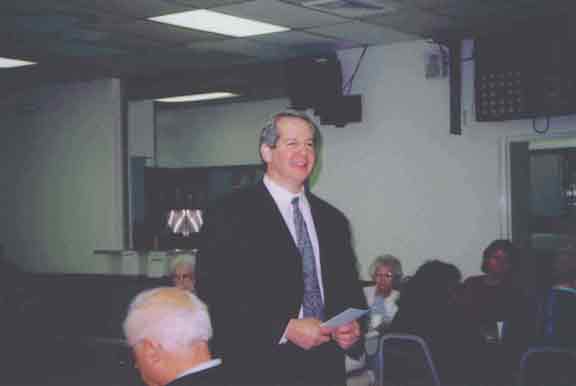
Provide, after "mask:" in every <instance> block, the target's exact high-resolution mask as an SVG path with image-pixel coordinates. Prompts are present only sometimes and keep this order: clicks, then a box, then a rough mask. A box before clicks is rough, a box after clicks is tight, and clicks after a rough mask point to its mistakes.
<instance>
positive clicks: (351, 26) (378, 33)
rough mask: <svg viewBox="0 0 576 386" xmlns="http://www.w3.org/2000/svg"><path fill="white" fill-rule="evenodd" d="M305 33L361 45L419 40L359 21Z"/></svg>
mask: <svg viewBox="0 0 576 386" xmlns="http://www.w3.org/2000/svg"><path fill="white" fill-rule="evenodd" d="M306 31H308V32H312V33H316V34H320V35H324V36H330V37H335V38H338V39H342V40H352V41H355V42H357V43H360V44H362V45H371V44H389V43H394V42H401V41H408V40H417V39H420V37H419V36H417V35H408V34H405V33H402V32H398V31H396V30H393V29H390V28H385V27H381V26H378V25H374V24H369V23H362V22H360V21H354V22H349V23H342V24H336V25H330V26H326V27H318V28H311V29H308V30H306Z"/></svg>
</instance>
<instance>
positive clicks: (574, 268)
mask: <svg viewBox="0 0 576 386" xmlns="http://www.w3.org/2000/svg"><path fill="white" fill-rule="evenodd" d="M552 275H553V280H554V285H553V286H552V288H550V290H549V291H548V293H547V294H546V295H545V296H544V297H543V299H542V304H541V307H540V321H541V323H540V332H539V335H540V339H539V342H540V343H545V344H549V345H563V346H571V347H576V251H573V250H566V251H562V252H560V254H559V255H558V257H557V259H556V261H555V263H554V268H553V274H552Z"/></svg>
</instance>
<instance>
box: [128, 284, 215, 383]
mask: <svg viewBox="0 0 576 386" xmlns="http://www.w3.org/2000/svg"><path fill="white" fill-rule="evenodd" d="M124 333H125V335H126V339H127V341H128V344H129V345H130V346H131V347H132V349H133V353H134V358H135V361H136V366H137V368H138V370H139V371H140V375H141V377H142V380H143V381H144V383H146V385H148V386H184V385H198V386H201V385H221V384H222V383H221V382H219V381H218V376H217V374H218V371H219V369H218V365H220V360H219V359H212V358H211V355H210V350H209V348H208V340H209V339H210V337H211V336H212V326H211V323H210V317H209V315H208V310H207V309H206V305H205V304H204V303H203V302H202V301H200V299H198V298H197V297H196V295H194V294H192V293H191V292H189V291H186V290H181V289H179V288H168V287H161V288H155V289H151V290H146V291H144V292H141V293H140V294H139V295H137V296H136V298H134V300H133V301H132V303H131V304H130V306H129V308H128V315H127V316H126V320H125V321H124Z"/></svg>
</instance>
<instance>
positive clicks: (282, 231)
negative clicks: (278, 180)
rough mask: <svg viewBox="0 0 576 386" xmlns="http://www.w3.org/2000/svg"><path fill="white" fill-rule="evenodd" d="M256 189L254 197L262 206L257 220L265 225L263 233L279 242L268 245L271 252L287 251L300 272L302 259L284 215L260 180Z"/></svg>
mask: <svg viewBox="0 0 576 386" xmlns="http://www.w3.org/2000/svg"><path fill="white" fill-rule="evenodd" d="M256 191H257V193H258V194H257V197H256V199H257V200H258V202H259V205H260V206H261V208H262V210H261V211H260V216H262V217H261V218H259V219H258V221H262V224H263V225H264V226H265V227H266V229H264V230H263V232H265V233H264V234H266V235H267V236H268V237H270V238H271V240H277V241H278V242H279V243H281V244H279V245H271V246H270V247H271V254H274V251H275V250H276V251H282V250H286V251H289V252H288V253H287V255H290V256H292V257H293V258H294V261H296V262H297V265H298V270H299V272H302V259H301V257H300V252H299V251H298V247H297V245H296V243H295V242H294V238H292V234H291V233H290V229H288V226H287V225H286V222H285V221H284V217H282V213H280V209H278V206H277V205H276V202H275V201H274V198H272V195H271V194H270V192H269V191H268V189H267V188H266V186H265V185H264V182H262V181H260V182H259V183H258V185H257V189H256ZM265 237H266V236H265Z"/></svg>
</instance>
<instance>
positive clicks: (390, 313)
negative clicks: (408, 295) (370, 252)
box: [364, 255, 402, 328]
mask: <svg viewBox="0 0 576 386" xmlns="http://www.w3.org/2000/svg"><path fill="white" fill-rule="evenodd" d="M370 277H372V280H374V282H375V285H374V286H371V287H365V288H364V295H366V303H367V304H368V306H369V307H370V314H371V315H370V328H378V327H381V326H382V325H384V326H388V325H389V324H390V323H391V322H392V319H393V318H394V315H396V311H398V306H397V304H396V302H397V301H398V297H399V296H400V292H399V291H398V290H397V288H398V285H399V284H400V281H401V280H402V264H401V263H400V260H398V259H397V258H396V257H394V256H392V255H383V256H378V257H376V258H375V259H374V261H373V262H372V264H371V265H370Z"/></svg>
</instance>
